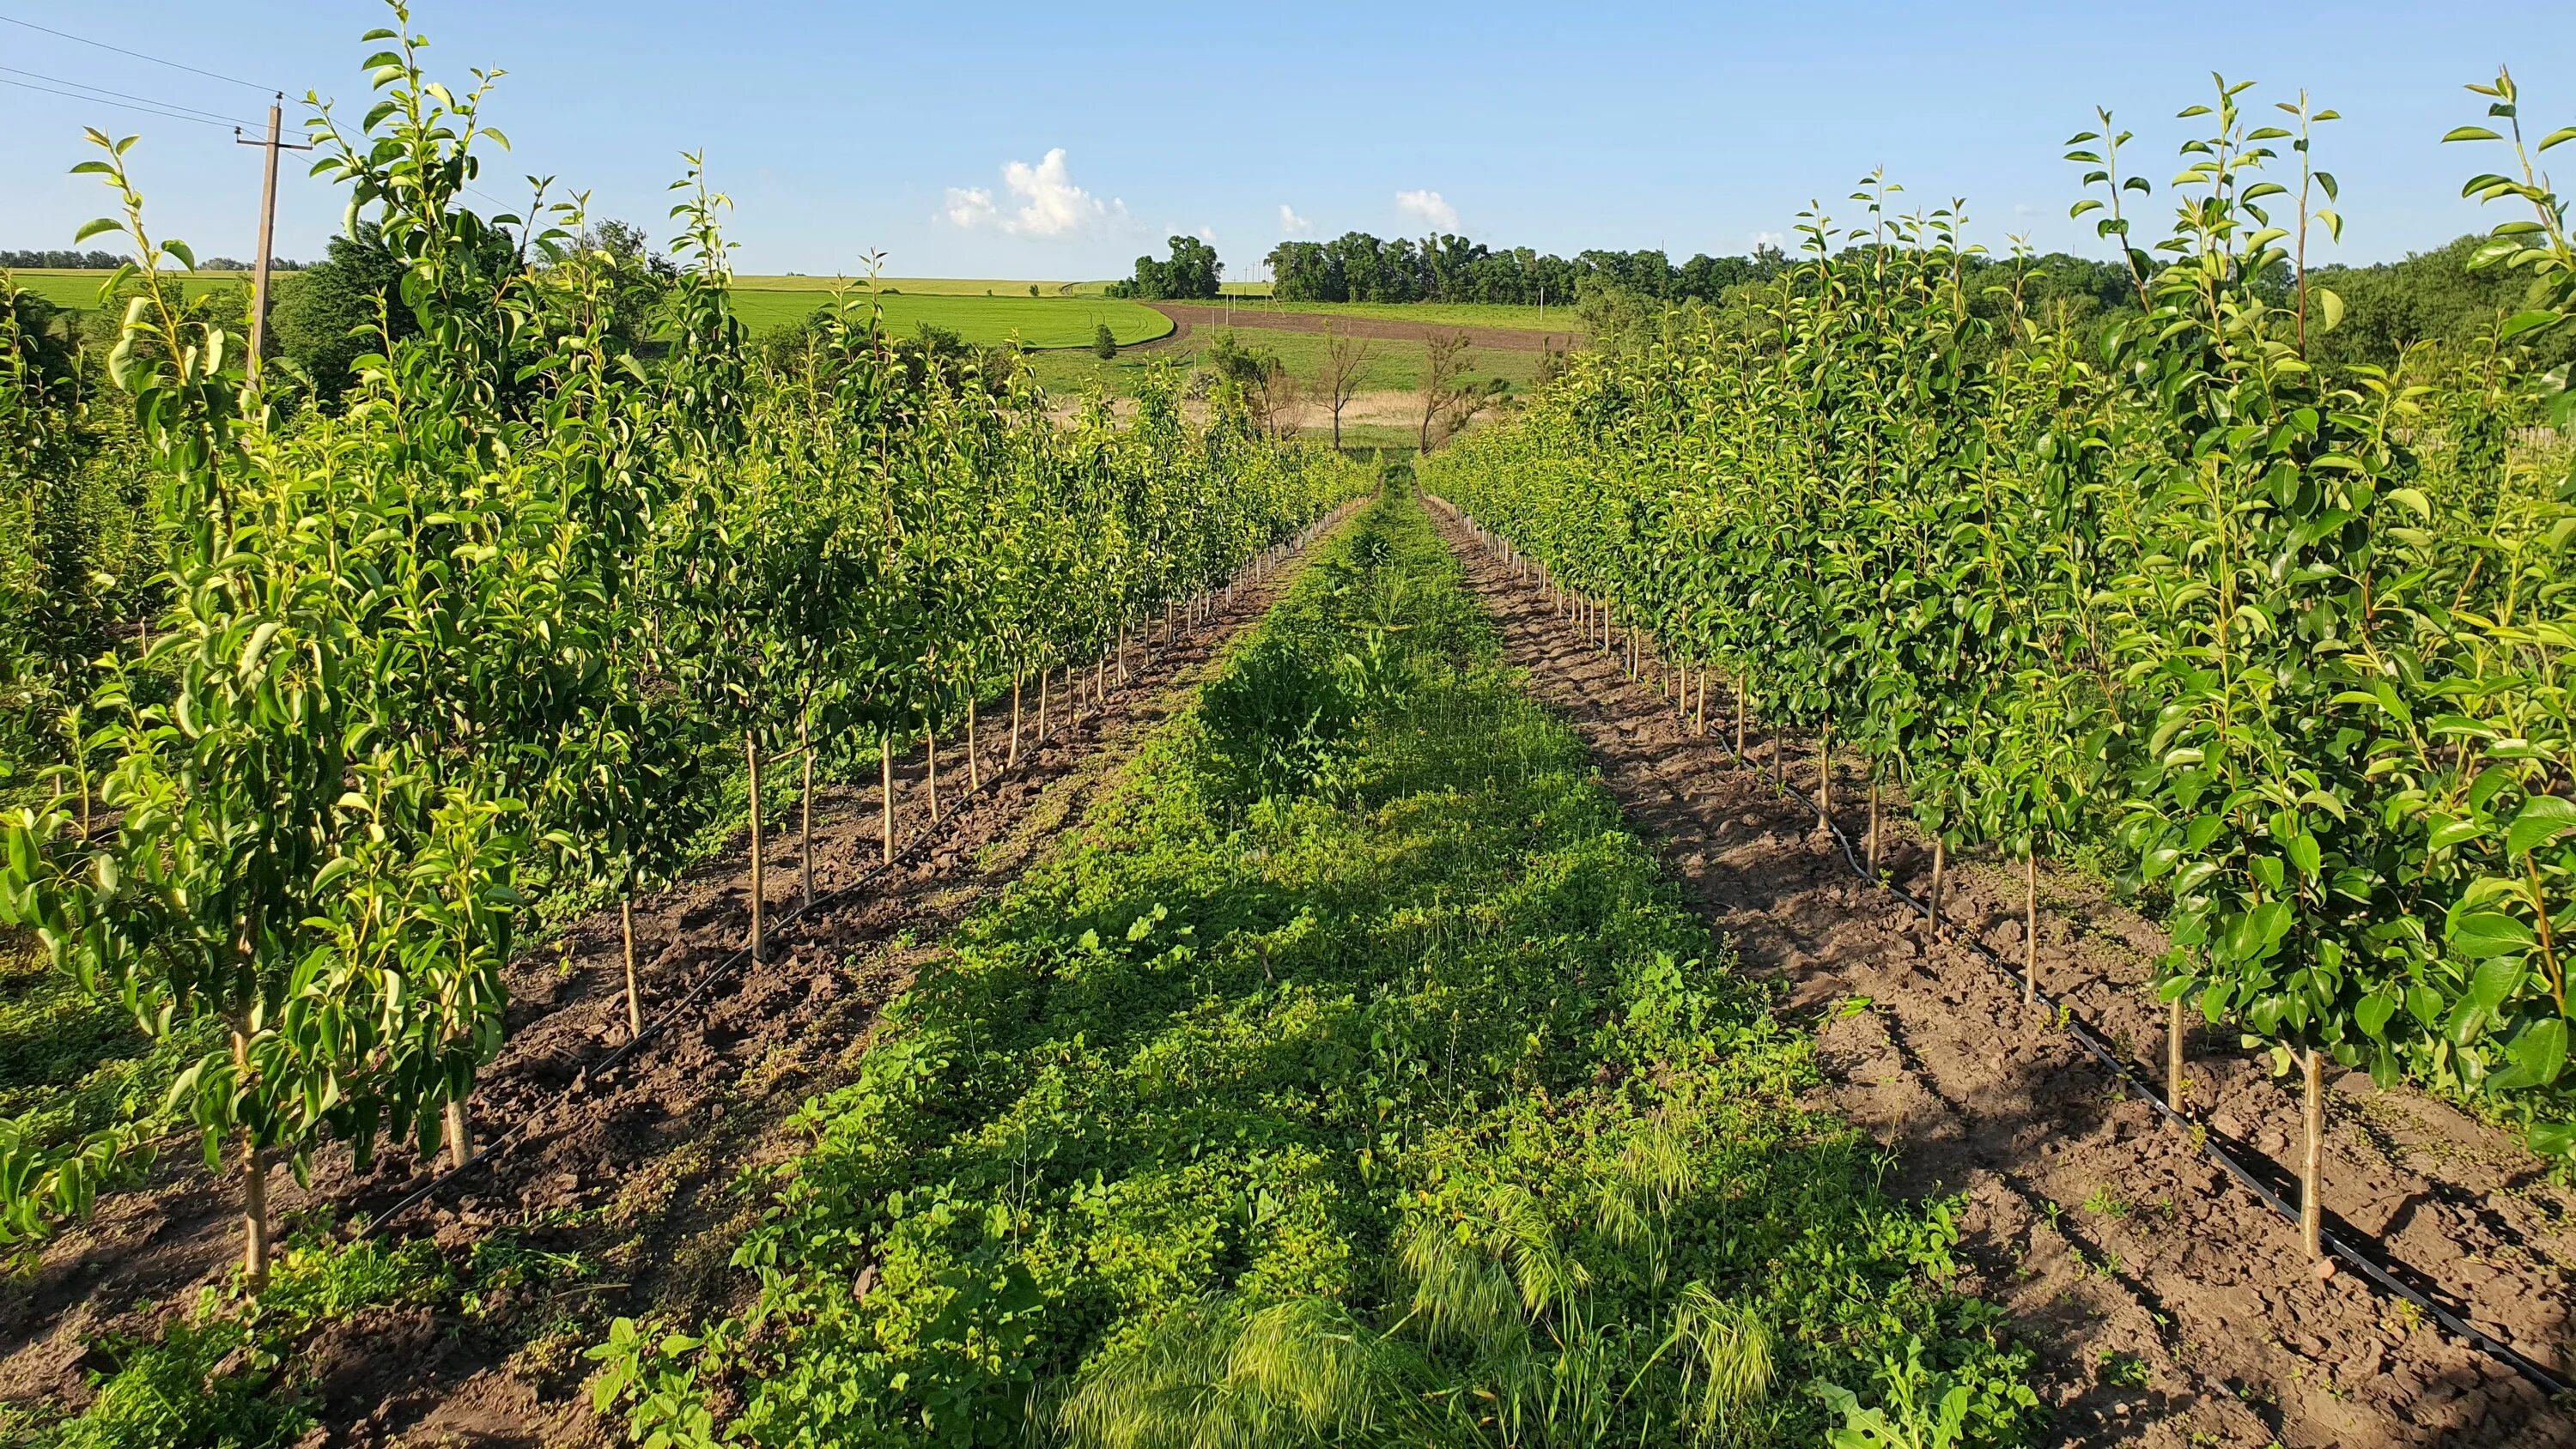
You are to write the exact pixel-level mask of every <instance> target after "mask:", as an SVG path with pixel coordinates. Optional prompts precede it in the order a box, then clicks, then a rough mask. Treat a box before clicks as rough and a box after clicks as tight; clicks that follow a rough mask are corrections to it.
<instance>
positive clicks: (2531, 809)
mask: <svg viewBox="0 0 2576 1449" xmlns="http://www.w3.org/2000/svg"><path fill="white" fill-rule="evenodd" d="M2570 830H2576V800H2568V799H2566V798H2564V797H2562V796H2558V795H2534V796H2532V797H2531V798H2530V799H2528V800H2525V801H2524V802H2522V810H2521V813H2519V814H2517V815H2515V816H2514V817H2513V828H2512V829H2510V830H2508V831H2506V832H2505V837H2504V848H2505V853H2506V854H2508V855H2523V854H2526V853H2528V852H2530V851H2533V850H2537V849H2538V848H2540V847H2541V846H2543V845H2547V844H2548V843H2549V842H2551V841H2553V840H2556V839H2557V838H2558V837H2559V836H2561V835H2563V834H2565V833H2566V832H2568V831H2570Z"/></svg>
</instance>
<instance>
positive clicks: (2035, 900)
mask: <svg viewBox="0 0 2576 1449" xmlns="http://www.w3.org/2000/svg"><path fill="white" fill-rule="evenodd" d="M2021 885H2022V898H2021V907H2022V913H2021V1004H2022V1005H2024V1006H2035V1005H2037V1004H2038V1003H2039V842H2038V841H2036V840H2033V841H2032V842H2031V848H2030V849H2029V850H2027V851H2025V852H2023V854H2022V858H2021Z"/></svg>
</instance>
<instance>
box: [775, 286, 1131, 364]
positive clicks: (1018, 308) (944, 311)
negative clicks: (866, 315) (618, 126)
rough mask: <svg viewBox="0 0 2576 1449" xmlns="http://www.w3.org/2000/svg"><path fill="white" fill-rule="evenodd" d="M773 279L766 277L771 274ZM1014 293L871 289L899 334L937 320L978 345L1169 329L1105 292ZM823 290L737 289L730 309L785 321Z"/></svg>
mask: <svg viewBox="0 0 2576 1449" xmlns="http://www.w3.org/2000/svg"><path fill="white" fill-rule="evenodd" d="M773 280H774V279H773ZM1023 287H1024V290H1023V291H1022V293H1021V295H1019V296H1016V297H1011V296H996V297H979V296H954V295H948V296H930V295H919V294H915V293H912V292H904V291H898V292H894V293H891V294H889V293H885V292H880V293H878V300H879V301H880V302H881V303H882V304H883V305H884V307H885V319H886V326H887V327H888V328H890V329H891V330H893V331H894V332H896V333H899V334H908V333H910V332H912V331H914V330H915V329H917V328H920V327H925V326H927V327H945V328H947V329H948V330H949V331H951V332H954V333H956V334H957V335H958V336H960V337H962V338H964V339H966V340H967V341H968V342H971V343H975V344H977V345H979V346H990V345H992V344H994V343H1000V342H1009V341H1012V340H1014V339H1016V340H1017V341H1018V342H1019V344H1020V345H1021V346H1023V347H1089V346H1090V345H1091V340H1092V337H1093V335H1094V333H1096V332H1097V331H1098V329H1099V328H1100V326H1101V324H1102V323H1107V324H1108V326H1109V335H1111V336H1112V337H1115V338H1117V339H1118V345H1119V346H1121V347H1126V346H1129V345H1131V344H1134V343H1138V342H1150V341H1152V340H1153V339H1155V338H1157V337H1161V336H1164V335H1166V334H1168V333H1169V332H1170V331H1171V330H1172V322H1171V319H1170V318H1168V317H1165V316H1164V315H1163V314H1162V313H1160V312H1157V311H1155V310H1154V309H1152V308H1151V307H1144V306H1139V305H1138V304H1136V303H1134V302H1120V301H1116V300H1113V299H1110V298H1106V297H1031V296H1029V295H1027V293H1026V291H1025V284H1023ZM831 295H832V294H831V292H830V291H829V290H828V289H816V290H813V291H790V290H787V289H784V288H777V287H756V288H746V289H737V290H736V292H735V293H734V299H733V301H734V310H735V311H736V312H737V313H738V314H740V316H741V317H742V324H743V326H744V327H746V328H748V329H750V331H751V333H752V335H754V336H758V335H760V334H761V333H764V332H770V331H775V330H776V329H778V328H781V327H788V326H793V325H794V324H795V323H796V322H797V321H799V320H800V319H802V318H804V317H805V316H806V315H808V314H809V313H811V312H813V311H814V309H816V308H818V307H821V306H824V305H826V304H828V303H829V302H830V301H831Z"/></svg>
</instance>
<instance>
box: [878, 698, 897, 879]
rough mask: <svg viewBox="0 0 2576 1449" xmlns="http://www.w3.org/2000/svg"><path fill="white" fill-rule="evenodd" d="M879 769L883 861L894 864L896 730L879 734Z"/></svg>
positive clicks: (879, 810)
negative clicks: (880, 777) (880, 778)
mask: <svg viewBox="0 0 2576 1449" xmlns="http://www.w3.org/2000/svg"><path fill="white" fill-rule="evenodd" d="M877 770H878V773H879V774H880V775H881V776H882V777H883V778H882V780H881V782H880V788H879V790H878V792H877V827H878V833H879V834H881V835H882V836H883V837H884V846H885V853H884V856H883V862H884V863H885V864H887V865H892V864H894V731H892V730H886V731H884V732H882V733H880V734H879V735H878V736H877Z"/></svg>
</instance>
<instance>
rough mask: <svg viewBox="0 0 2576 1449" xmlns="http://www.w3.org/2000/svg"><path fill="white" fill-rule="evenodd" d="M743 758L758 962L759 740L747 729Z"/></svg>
mask: <svg viewBox="0 0 2576 1449" xmlns="http://www.w3.org/2000/svg"><path fill="white" fill-rule="evenodd" d="M742 753H743V758H744V759H745V760H747V761H748V762H749V763H750V767H751V964H752V965H754V966H757V965H759V964H760V927H761V905H762V902H761V896H762V895H763V894H764V890H763V881H762V879H761V860H760V740H759V737H758V736H755V735H754V734H752V733H751V731H749V730H745V731H743V734H742Z"/></svg>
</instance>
